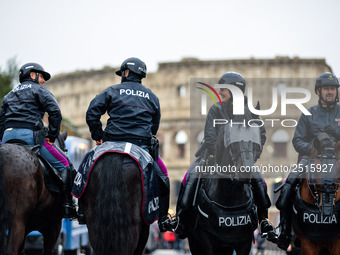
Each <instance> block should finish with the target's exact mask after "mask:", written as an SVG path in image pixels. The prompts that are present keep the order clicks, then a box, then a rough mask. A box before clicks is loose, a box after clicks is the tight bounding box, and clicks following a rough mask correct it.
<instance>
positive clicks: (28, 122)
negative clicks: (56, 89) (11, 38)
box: [0, 63, 77, 218]
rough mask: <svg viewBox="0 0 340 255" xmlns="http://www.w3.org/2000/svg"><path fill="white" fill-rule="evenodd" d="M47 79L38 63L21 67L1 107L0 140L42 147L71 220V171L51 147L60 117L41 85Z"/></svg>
mask: <svg viewBox="0 0 340 255" xmlns="http://www.w3.org/2000/svg"><path fill="white" fill-rule="evenodd" d="M50 78H51V75H50V74H49V73H48V72H46V71H45V70H44V68H43V67H42V66H41V65H39V64H37V63H27V64H25V65H23V66H22V67H21V68H20V73H19V80H20V83H21V84H19V85H18V86H16V87H15V88H14V89H12V90H11V91H10V92H9V93H8V94H7V95H6V96H5V97H4V100H3V104H2V107H1V112H0V139H1V137H2V143H6V142H9V141H10V140H13V139H18V140H22V141H24V142H26V143H27V144H30V145H34V144H39V145H41V149H40V154H41V156H43V157H44V158H45V159H46V160H47V161H48V162H49V163H50V164H51V165H52V166H53V167H54V168H55V169H56V170H58V171H59V172H60V175H61V177H62V180H63V184H64V185H63V192H64V196H65V199H64V200H65V204H64V209H65V210H64V217H65V218H73V217H76V216H77V212H76V209H75V206H74V204H73V202H72V195H71V188H72V183H73V182H72V171H73V170H74V169H73V167H72V164H71V162H70V161H69V159H68V157H67V156H66V155H65V153H63V152H62V151H61V150H60V149H59V148H58V147H57V146H56V145H54V141H55V139H56V138H57V137H58V135H59V132H60V125H61V120H62V116H61V112H60V109H59V105H58V103H57V101H56V100H55V98H54V96H53V95H52V93H51V92H50V91H48V90H47V88H46V87H44V86H42V85H43V84H44V83H45V81H48V80H49V79H50ZM45 112H47V113H48V122H49V125H48V128H47V133H46V134H45V129H44V125H43V121H42V118H43V116H44V114H45ZM2 132H3V134H2Z"/></svg>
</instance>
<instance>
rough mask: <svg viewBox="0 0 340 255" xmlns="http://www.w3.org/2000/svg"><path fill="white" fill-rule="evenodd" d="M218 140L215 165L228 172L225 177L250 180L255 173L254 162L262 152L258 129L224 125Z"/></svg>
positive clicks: (254, 126)
mask: <svg viewBox="0 0 340 255" xmlns="http://www.w3.org/2000/svg"><path fill="white" fill-rule="evenodd" d="M218 140H219V142H218V146H217V156H216V163H217V164H221V168H223V167H224V168H225V169H229V170H230V171H227V172H226V173H227V175H226V177H230V176H232V177H231V178H234V179H246V180H249V179H250V178H252V173H253V172H254V171H257V168H256V166H254V162H255V161H256V160H257V158H258V157H259V155H260V154H261V151H262V146H261V134H260V127H259V126H258V125H255V124H254V125H252V126H244V125H243V124H241V125H239V124H236V125H225V126H224V129H223V131H222V132H221V134H220V137H219V139H218Z"/></svg>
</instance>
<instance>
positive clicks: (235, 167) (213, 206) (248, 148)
mask: <svg viewBox="0 0 340 255" xmlns="http://www.w3.org/2000/svg"><path fill="white" fill-rule="evenodd" d="M217 140H218V142H217V149H216V151H217V157H216V164H215V165H214V166H209V167H210V169H211V170H210V171H208V170H207V169H208V168H205V169H201V171H202V172H204V174H202V176H203V181H202V184H201V188H200V190H199V193H198V197H197V218H196V223H195V224H194V225H195V226H194V228H193V229H192V230H191V231H189V233H188V240H189V245H190V251H191V253H192V254H193V255H200V254H205V255H220V254H224V255H228V254H229V255H232V254H233V252H234V251H236V253H237V254H238V255H248V254H249V253H250V250H251V245H252V240H253V232H254V230H255V229H256V227H257V224H258V219H257V213H256V206H255V202H254V196H253V192H252V188H251V184H250V180H251V178H252V171H255V169H256V168H255V166H254V160H255V157H256V153H257V150H258V149H260V147H261V138H260V129H259V128H258V127H247V128H246V127H242V126H235V125H234V126H232V127H231V126H229V125H226V126H225V128H224V129H223V131H221V133H220V136H219V138H218V139H217ZM207 167H208V166H207ZM205 172H210V173H205Z"/></svg>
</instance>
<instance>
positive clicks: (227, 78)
mask: <svg viewBox="0 0 340 255" xmlns="http://www.w3.org/2000/svg"><path fill="white" fill-rule="evenodd" d="M218 83H219V84H231V85H235V86H236V87H238V88H240V89H241V90H242V92H243V93H244V90H245V88H246V80H245V79H244V77H243V76H242V75H241V74H239V73H236V72H227V73H225V74H223V75H222V76H221V78H220V79H219V81H218Z"/></svg>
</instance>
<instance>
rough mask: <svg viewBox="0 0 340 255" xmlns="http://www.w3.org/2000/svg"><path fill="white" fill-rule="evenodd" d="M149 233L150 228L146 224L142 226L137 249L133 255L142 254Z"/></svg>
mask: <svg viewBox="0 0 340 255" xmlns="http://www.w3.org/2000/svg"><path fill="white" fill-rule="evenodd" d="M149 231H150V227H149V226H148V225H147V224H143V225H142V230H141V232H140V235H139V240H138V244H137V248H136V250H135V252H134V253H133V254H134V255H142V254H143V250H144V247H145V244H146V242H147V241H148V238H149Z"/></svg>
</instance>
